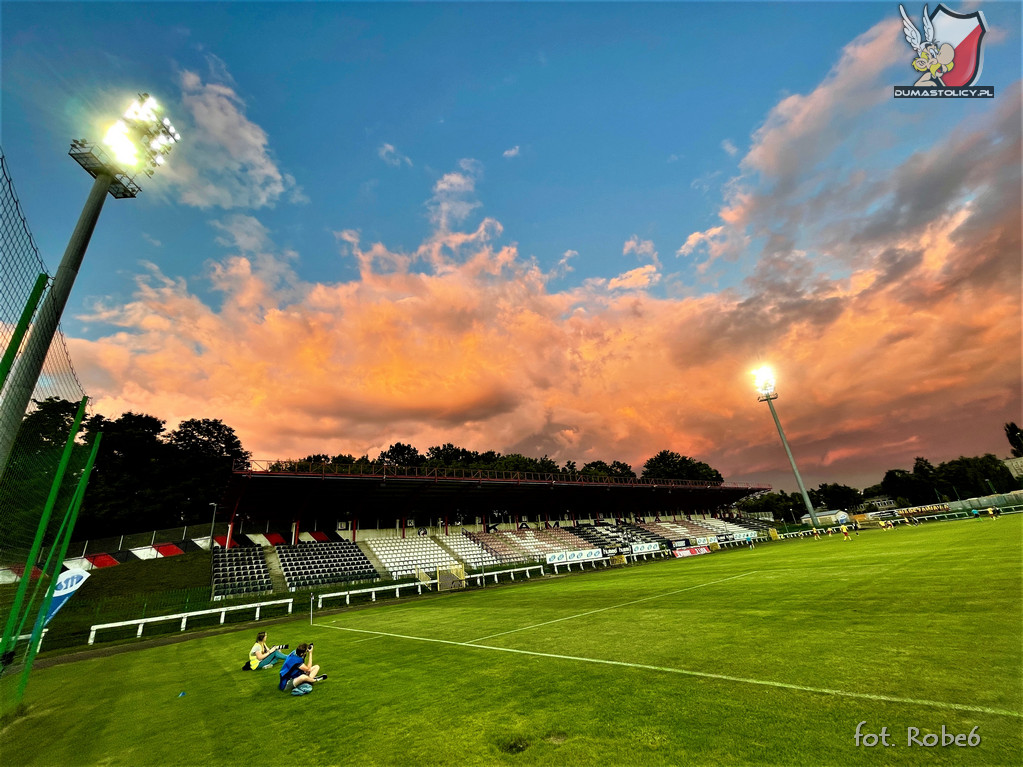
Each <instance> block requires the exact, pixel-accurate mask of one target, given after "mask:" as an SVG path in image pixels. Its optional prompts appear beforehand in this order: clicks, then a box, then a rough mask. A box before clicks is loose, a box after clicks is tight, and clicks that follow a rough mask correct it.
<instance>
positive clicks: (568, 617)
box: [466, 570, 757, 644]
mask: <svg viewBox="0 0 1023 767" xmlns="http://www.w3.org/2000/svg"><path fill="white" fill-rule="evenodd" d="M755 572H757V571H756V570H750V571H749V572H748V573H743V574H742V575H732V576H730V577H728V578H721V579H719V580H716V581H708V582H707V583H698V584H696V585H695V586H686V587H685V588H684V589H676V590H675V591H666V592H665V593H663V594H654V595H653V596H652V597H643V598H642V599H633V600H632V601H630V602H622V603H621V604H617V605H610V606H609V607H601V608H599V609H597V610H589V611H588V612H585V613H576V614H575V615H566V616H565V617H564V618H555V619H554V620H552V621H544V622H543V623H534V624H532V625H531V626H523V627H522V628H517V629H511V630H510V631H500V632H498V633H496V634H488V635H487V636H485V637H480V638H479V639H470V640H469V641H468V642H466V644H472V643H475V642H482V641H483V640H485V639H493V638H494V637H500V636H504V635H505V634H514V633H515V632H517V631H526V630H527V629H535V628H537V627H539V626H549V625H551V624H552V623H560V622H561V621H570V620H572V619H573V618H582V617H583V616H585V615H594V614H595V613H602V612H604V611H606V610H614V609H615V608H616V607H627V606H628V605H635V604H639V603H640V602H649V601H650V600H651V599H660V598H662V597H670V596H671V595H673V594H681V593H682V592H683V591H692V590H693V589H699V588H703V587H704V586H713V585H714V584H715V583H724V582H725V581H734V580H735V579H736V578H745V577H746V576H747V575H753V573H755Z"/></svg>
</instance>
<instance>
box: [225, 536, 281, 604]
mask: <svg viewBox="0 0 1023 767" xmlns="http://www.w3.org/2000/svg"><path fill="white" fill-rule="evenodd" d="M212 578H213V598H214V599H219V598H222V597H227V596H240V595H242V594H268V593H271V592H272V591H273V583H272V581H271V579H270V571H269V570H268V569H267V566H266V559H265V558H264V556H263V550H262V549H261V548H257V547H255V546H245V547H241V546H239V547H238V548H233V549H225V548H220V547H218V548H215V549H214V550H213V576H212Z"/></svg>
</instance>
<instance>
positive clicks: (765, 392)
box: [753, 365, 777, 399]
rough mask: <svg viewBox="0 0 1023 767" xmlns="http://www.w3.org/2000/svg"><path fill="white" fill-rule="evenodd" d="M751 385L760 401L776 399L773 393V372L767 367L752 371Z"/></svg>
mask: <svg viewBox="0 0 1023 767" xmlns="http://www.w3.org/2000/svg"><path fill="white" fill-rule="evenodd" d="M753 385H754V386H755V387H756V389H757V393H758V394H759V395H760V397H761V399H768V398H773V397H776V396H777V394H776V393H775V391H774V370H772V369H771V368H770V367H769V366H768V365H764V366H762V367H759V368H757V369H756V370H754V371H753Z"/></svg>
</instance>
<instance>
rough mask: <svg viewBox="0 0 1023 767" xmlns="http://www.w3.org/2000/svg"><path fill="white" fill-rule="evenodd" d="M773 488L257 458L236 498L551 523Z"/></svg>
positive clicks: (246, 510) (243, 473) (313, 510)
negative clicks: (260, 460) (525, 519)
mask: <svg viewBox="0 0 1023 767" xmlns="http://www.w3.org/2000/svg"><path fill="white" fill-rule="evenodd" d="M769 489H770V485H754V484H749V483H736V482H702V481H693V480H671V479H649V478H642V479H637V478H631V477H630V478H626V477H605V476H592V475H580V474H556V473H550V474H548V473H531V472H502V471H485V470H468V469H443V468H404V467H394V466H385V465H382V464H374V465H366V464H361V465H360V464H354V465H341V466H337V465H330V464H312V463H302V462H293V461H292V462H280V461H278V462H273V463H269V462H253V464H252V466H251V467H250V468H248V469H244V470H240V471H235V472H234V477H233V481H232V484H231V492H230V493H229V498H228V503H230V504H231V505H232V506H235V507H236V508H237V511H238V513H242V514H245V515H246V516H248V517H250V518H260V519H262V518H267V519H284V518H288V519H298V518H303V519H308V518H309V517H311V516H313V517H317V518H320V519H323V518H324V517H325V516H336V517H337V518H338V519H351V518H353V517H354V518H357V519H358V520H359V523H360V525H362V526H368V523H369V522H370V521H371V520H389V521H393V520H396V519H401V518H407V519H415V520H417V522H418V521H420V520H421V521H422V523H424V524H425V523H427V521H428V520H431V519H443V518H444V517H449V518H450V519H451V520H452V521H453V520H454V519H455V518H456V517H458V516H459V515H460V516H461V518H462V519H470V518H472V517H477V516H478V517H486V516H488V515H489V516H494V515H502V514H506V515H511V516H519V517H529V518H531V519H534V520H540V519H543V518H545V516H546V517H547V518H549V519H551V520H554V519H562V518H565V516H566V515H575V516H587V517H589V516H593V515H595V514H597V513H599V514H600V515H601V516H604V517H615V516H625V515H628V516H632V515H636V514H639V515H644V514H650V513H654V512H662V513H672V512H674V513H697V512H707V511H712V510H714V509H717V508H720V507H722V506H727V505H730V504H732V503H735V502H736V501H738V500H740V499H741V498H744V497H746V496H748V495H752V494H754V493H759V492H762V491H765V490H769Z"/></svg>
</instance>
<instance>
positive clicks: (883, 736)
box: [853, 721, 980, 748]
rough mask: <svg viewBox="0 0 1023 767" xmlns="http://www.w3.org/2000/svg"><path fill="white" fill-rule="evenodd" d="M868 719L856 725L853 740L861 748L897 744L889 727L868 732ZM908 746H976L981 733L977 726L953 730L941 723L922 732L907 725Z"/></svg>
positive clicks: (905, 741) (906, 742) (978, 743)
mask: <svg viewBox="0 0 1023 767" xmlns="http://www.w3.org/2000/svg"><path fill="white" fill-rule="evenodd" d="M866 724H867V722H866V721H862V722H860V723H859V724H857V725H856V733H855V734H854V735H853V742H854V743H855V744H856V746H857V747H860V748H874V747H875V746H882V747H884V746H895V745H897V743H896V741H895V737H896V736H895V734H894V733H892V732H889V730H888V728H887V727H882V728H881V730H880V731H879V732H866V731H864V729H863V727H864V725H866ZM903 742H904V743H905V745H907V746H916V747H923V748H976V747H977V746H979V745H980V733H978V732H977V727H974V728H973V729H972V730H970V731H969V732H961V733H957V732H952V731H950V730H949V729H948V728H947V727H945V725H941V729H940V730H939V731H938V732H928V733H925V734H923V735H921V734H920V728H919V727H907V728H906V735H905V739H904V741H903Z"/></svg>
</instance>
